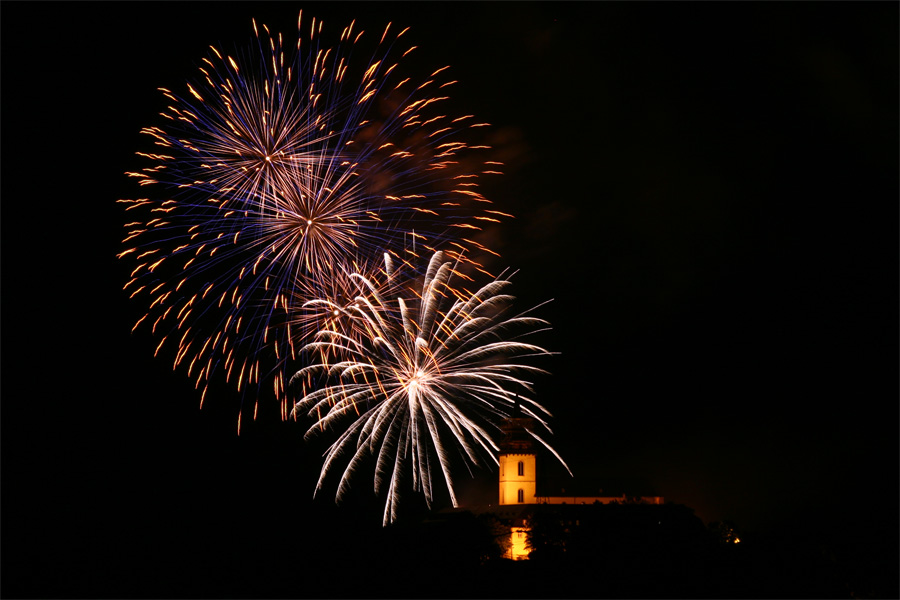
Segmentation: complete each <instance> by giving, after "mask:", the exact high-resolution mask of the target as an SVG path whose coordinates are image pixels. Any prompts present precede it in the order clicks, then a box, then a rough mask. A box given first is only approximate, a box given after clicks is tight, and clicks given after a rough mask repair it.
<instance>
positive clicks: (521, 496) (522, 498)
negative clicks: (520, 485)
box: [518, 463, 525, 502]
mask: <svg viewBox="0 0 900 600" xmlns="http://www.w3.org/2000/svg"><path fill="white" fill-rule="evenodd" d="M519 464H520V465H521V464H522V463H519ZM518 500H519V502H525V490H519V497H518Z"/></svg>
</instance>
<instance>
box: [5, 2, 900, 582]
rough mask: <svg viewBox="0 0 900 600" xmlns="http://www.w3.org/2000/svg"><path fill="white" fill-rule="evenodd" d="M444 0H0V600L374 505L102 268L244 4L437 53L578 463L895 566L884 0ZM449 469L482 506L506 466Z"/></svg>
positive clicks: (278, 540) (421, 55) (432, 57)
mask: <svg viewBox="0 0 900 600" xmlns="http://www.w3.org/2000/svg"><path fill="white" fill-rule="evenodd" d="M437 6H438V7H439V8H435V5H434V4H431V3H403V4H392V3H367V4H354V3H327V4H319V3H276V4H268V3H253V4H252V5H248V4H244V3H223V4H213V3H203V4H182V3H165V4H155V3H102V4H101V3H73V4H69V3H66V4H45V3H10V2H4V3H3V5H2V7H0V17H2V39H0V42H2V90H3V92H2V156H3V163H2V164H3V169H2V174H3V177H2V182H0V185H2V188H0V191H2V198H3V203H2V217H3V218H2V223H3V226H2V240H3V244H2V251H3V252H2V256H3V259H2V289H3V294H2V331H3V336H2V340H3V345H2V372H3V378H2V397H3V401H2V406H0V409H2V483H3V485H2V527H3V535H2V543H3V552H2V554H3V579H4V580H5V581H4V595H6V596H19V595H29V592H27V591H23V590H38V592H36V593H37V595H56V596H61V597H69V596H76V597H77V596H85V595H88V596H90V595H100V596H103V595H113V596H115V595H122V594H123V593H125V594H127V592H123V591H122V590H121V589H120V588H116V587H115V585H114V584H110V583H108V584H107V585H108V586H109V587H108V588H104V587H103V585H104V584H103V583H102V580H98V579H97V578H96V577H94V576H93V575H92V573H94V572H95V570H96V569H97V568H99V567H97V566H96V565H98V564H105V565H115V566H116V567H115V568H117V569H119V570H120V575H119V576H118V577H119V579H117V580H116V581H125V580H128V573H133V575H134V577H133V579H132V580H133V582H134V588H133V592H134V595H142V593H141V591H140V590H142V589H145V588H142V583H141V582H142V581H144V582H145V583H146V581H147V580H150V579H153V577H157V579H156V580H155V581H156V582H157V585H158V581H159V579H158V578H159V577H162V576H159V575H158V573H159V572H163V571H165V569H166V568H167V567H166V565H167V564H168V563H167V560H170V559H169V558H167V557H171V556H172V553H170V552H168V551H167V549H168V548H178V549H179V550H178V552H176V553H175V555H176V556H177V557H179V560H180V559H181V558H184V557H185V556H188V555H191V554H192V553H194V552H196V553H197V554H198V555H202V554H204V553H208V552H209V549H210V548H211V547H213V546H215V545H218V544H229V543H230V544H235V545H237V544H239V543H244V542H246V543H247V544H259V545H260V546H266V547H268V546H278V545H285V546H286V545H289V544H293V543H297V544H302V543H303V542H302V541H299V540H291V539H290V535H294V534H295V533H296V532H298V531H300V532H302V529H303V525H302V523H303V521H304V519H310V518H315V515H316V514H317V512H316V511H326V512H327V514H328V515H330V516H331V517H333V518H343V517H346V518H348V519H355V518H358V516H357V514H358V513H353V514H351V513H352V512H353V511H362V512H365V508H364V507H365V506H367V505H371V506H373V507H374V512H373V514H374V515H376V516H375V518H376V519H378V518H379V516H378V515H379V510H378V508H379V503H378V502H376V501H375V500H374V499H371V498H369V499H368V500H367V498H368V496H367V495H366V494H367V493H369V492H368V483H367V482H366V481H365V480H364V479H363V480H362V481H361V482H360V486H359V487H360V492H359V498H357V499H356V503H355V504H353V506H352V507H344V508H343V509H333V508H332V507H331V504H330V499H329V498H325V500H327V502H318V501H317V502H315V503H314V502H312V501H311V500H310V496H311V495H312V490H313V485H314V482H315V477H316V476H317V473H318V465H319V462H318V456H319V454H320V453H321V451H322V447H323V446H322V445H321V444H319V445H316V444H312V445H308V444H304V443H303V441H302V432H303V431H304V430H305V428H304V427H303V426H302V425H303V424H293V423H280V422H276V421H275V420H274V419H261V421H260V422H257V423H249V424H247V423H245V427H244V429H243V430H242V435H241V437H240V438H238V437H237V436H236V427H235V419H236V414H237V408H238V404H239V403H240V397H239V396H238V395H237V394H234V393H232V392H230V391H229V390H228V389H227V388H226V387H224V386H222V387H221V388H216V387H214V388H213V390H214V393H215V395H214V396H213V397H211V398H210V399H209V400H208V401H207V403H206V404H205V406H204V409H203V410H202V411H199V410H198V405H199V393H198V392H196V391H195V390H194V389H193V384H192V382H191V381H189V380H188V379H187V377H186V376H185V374H184V372H183V371H182V370H179V371H175V372H173V371H172V369H171V360H170V359H168V358H167V359H165V360H154V359H153V357H152V354H153V351H154V348H155V347H156V342H155V341H154V340H153V339H152V338H151V336H150V335H149V334H147V333H146V332H137V333H135V334H131V333H130V330H131V327H132V325H133V323H134V322H135V321H136V320H137V318H139V317H140V316H141V315H142V314H143V312H142V308H143V307H142V306H141V305H140V303H139V302H133V301H129V300H128V298H127V296H126V294H124V293H123V292H122V291H121V287H122V285H123V284H124V282H125V281H127V279H128V271H129V270H128V269H127V268H126V267H127V266H128V265H127V264H126V263H124V262H123V263H120V262H119V261H117V260H116V259H115V254H116V253H117V252H118V251H120V250H121V238H122V237H123V236H122V231H123V229H122V225H123V223H124V222H125V216H124V212H123V211H122V209H121V205H118V204H116V203H115V200H117V199H119V198H129V197H135V196H136V195H137V194H138V193H139V192H138V191H137V186H136V185H133V182H132V181H130V180H129V179H128V178H127V177H125V176H124V172H125V171H128V170H134V169H136V168H138V167H140V166H142V165H143V163H141V162H139V161H138V159H137V157H135V156H134V152H135V150H137V149H138V147H139V146H140V145H141V144H142V143H143V140H142V139H141V136H140V135H139V133H138V132H139V130H140V128H141V127H144V126H148V125H159V124H161V123H160V121H161V120H162V119H161V118H160V117H159V116H158V115H157V112H158V111H159V110H160V109H161V107H162V104H161V100H160V96H159V93H158V92H157V91H156V88H158V87H169V88H179V86H183V82H184V81H185V79H186V78H188V77H192V76H193V74H194V72H195V65H196V64H198V63H199V61H200V59H201V58H202V57H203V56H206V51H207V48H208V46H209V45H210V44H213V45H216V46H219V47H223V46H224V47H234V46H235V45H238V46H242V45H245V44H249V43H250V42H251V40H252V36H253V30H252V26H251V18H253V17H255V18H256V19H257V22H260V23H266V24H268V25H269V27H270V28H272V29H273V30H278V31H281V32H283V33H284V34H285V36H286V38H287V39H292V40H293V39H295V38H294V37H293V36H295V35H296V31H295V30H294V23H295V22H296V14H297V11H298V10H299V9H301V8H302V9H303V11H304V18H306V17H307V16H309V17H312V16H317V17H319V18H322V19H324V21H325V24H326V26H327V27H330V28H331V30H332V32H339V30H340V28H341V27H343V26H344V25H346V24H347V23H349V22H350V20H352V19H354V18H355V19H357V22H358V23H360V24H362V25H363V26H365V27H366V28H368V29H371V30H376V29H381V28H382V27H383V26H384V24H385V23H386V22H388V21H393V22H394V24H396V25H401V26H406V25H409V26H411V27H412V29H411V31H410V35H411V36H412V38H411V39H413V40H414V41H415V43H416V44H417V45H418V46H419V50H417V52H418V55H417V57H416V59H415V60H412V61H410V66H409V67H407V68H410V69H419V68H420V66H421V70H418V71H416V72H415V73H414V74H415V75H417V76H424V75H427V72H426V70H427V69H432V70H433V69H434V68H437V67H440V66H444V65H445V64H450V65H451V66H452V71H453V74H454V77H455V78H456V79H458V80H459V84H458V85H457V86H456V88H455V89H454V90H453V100H452V101H453V102H454V103H455V104H454V106H457V107H459V108H460V110H461V111H468V112H472V113H474V114H475V115H476V116H477V117H479V118H480V119H483V120H485V121H487V122H489V123H491V124H492V127H491V130H490V131H489V132H487V133H486V135H487V136H488V140H489V143H491V144H492V145H493V146H494V148H495V151H496V156H497V157H498V160H502V161H503V162H504V163H506V168H505V170H504V172H505V175H504V176H503V177H501V178H499V179H496V180H495V181H494V183H492V184H491V185H490V186H488V187H485V188H484V191H485V195H487V196H488V197H489V198H491V199H492V200H493V201H494V202H495V204H496V205H497V207H498V208H499V209H501V210H504V211H507V212H511V213H513V214H514V215H515V216H516V219H515V220H513V221H510V222H507V223H505V224H504V225H503V226H502V227H500V228H498V229H497V230H496V231H493V232H491V233H492V235H493V236H494V239H495V246H494V247H495V248H496V249H498V250H499V251H500V253H501V254H502V257H503V258H502V261H500V262H499V263H498V264H497V265H496V266H499V267H501V268H503V267H510V268H512V269H517V270H518V273H517V274H516V275H515V277H514V279H513V281H514V286H513V292H514V293H515V294H516V295H517V296H518V298H519V302H521V306H523V307H525V306H531V305H535V304H539V303H541V302H543V301H545V300H551V299H552V302H551V303H550V304H548V305H547V306H545V307H543V308H542V309H541V313H540V314H541V315H542V316H544V317H546V318H547V319H549V320H550V321H551V323H552V324H553V331H552V332H551V333H550V334H548V335H546V336H545V337H544V338H543V342H544V343H545V345H546V347H548V348H549V349H550V350H553V351H555V352H558V353H559V354H558V355H557V356H554V357H552V358H550V359H548V360H546V361H544V363H543V366H544V367H546V368H547V369H548V370H549V371H550V372H551V375H549V376H546V377H541V378H539V379H538V380H537V382H536V385H537V398H538V399H539V400H540V401H541V402H543V403H544V404H545V405H546V406H548V407H549V409H550V410H551V412H552V413H553V415H554V419H553V421H552V422H551V426H552V428H553V431H554V436H553V444H554V446H555V447H556V448H557V449H558V450H559V451H560V453H561V454H562V455H563V457H564V458H565V459H566V460H567V462H568V463H569V464H570V466H571V467H572V470H573V471H574V473H575V475H576V477H577V478H592V479H594V478H595V479H597V480H599V481H603V480H604V478H606V479H608V480H617V481H628V482H631V484H632V485H634V486H636V487H642V488H650V489H652V490H653V491H655V492H656V493H658V494H661V495H663V496H665V498H666V499H667V500H671V501H673V502H677V503H680V504H685V505H687V506H689V507H691V508H693V509H694V510H695V511H696V513H697V515H698V516H700V517H701V519H703V520H704V522H710V521H717V520H723V519H727V520H731V521H733V522H734V523H736V524H737V526H738V527H740V528H741V529H742V530H744V531H747V532H759V533H760V534H767V533H770V532H773V531H785V530H790V529H793V530H795V531H802V532H803V534H802V535H804V536H809V537H811V538H813V539H823V540H831V539H835V540H839V541H840V542H841V543H847V544H861V545H871V546H872V547H873V548H875V549H877V552H876V551H875V550H873V555H874V554H878V555H879V556H882V557H886V558H885V560H886V563H887V564H893V565H895V566H896V563H897V549H898V544H897V542H898V501H897V498H898V473H900V465H898V394H897V392H898V376H897V375H898V373H897V371H898V358H900V357H898V343H897V342H898V297H897V296H898V269H897V267H898V265H897V256H898V253H897V224H898V120H897V119H898V51H900V48H898V34H897V23H898V5H897V3H690V4H682V3H665V4H654V3H578V4H568V3H525V4H520V3H492V4H482V3H452V4H444V5H437ZM428 72H430V71H428ZM179 89H180V88H179ZM554 468H555V467H551V466H549V464H548V466H547V472H553V469H554ZM458 478H459V479H460V480H461V481H463V483H462V488H463V489H464V498H466V499H472V500H479V499H482V498H483V497H485V496H486V497H487V498H488V499H493V497H494V495H495V490H496V488H495V483H494V482H495V481H496V472H494V471H485V472H482V473H479V474H478V475H477V477H476V479H475V480H474V481H473V482H471V483H468V482H466V481H464V480H466V479H467V475H465V474H464V473H459V474H458ZM479 486H480V487H481V489H483V490H486V491H482V492H479ZM410 499H411V503H412V504H414V503H415V502H414V500H413V498H412V494H410ZM361 506H362V507H363V508H360V507H361ZM341 510H343V511H345V512H343V513H342V512H341ZM284 522H290V525H289V526H288V525H285V528H284V529H283V530H281V529H280V527H281V526H282V523H284ZM248 531H263V532H267V533H258V534H253V535H251V534H249V533H247V532H248ZM123 532H127V533H126V534H123ZM289 534H290V535H289ZM242 536H243V537H242ZM235 540H244V542H239V541H235ZM247 551H248V552H251V550H247ZM260 551H262V550H260ZM252 552H254V553H255V552H256V550H255V549H254V550H252ZM171 560H176V559H171ZM123 565H129V566H128V567H127V568H126V567H124V566H123ZM110 568H112V567H110ZM222 568H223V569H225V568H226V567H225V566H223V567H222ZM273 568H274V567H273ZM122 569H125V573H126V574H125V575H122V574H121V570H122ZM128 569H132V571H128ZM151 573H154V574H156V575H150V574H151ZM132 580H129V581H132ZM48 581H52V583H48ZM42 586H44V587H42ZM147 589H152V590H155V591H156V592H159V590H160V589H163V588H159V587H156V588H154V587H152V586H151V587H150V588H147ZM42 590H43V594H42V593H41V591H42ZM151 595H164V594H162V593H155V594H151ZM173 595H181V594H178V593H177V592H173Z"/></svg>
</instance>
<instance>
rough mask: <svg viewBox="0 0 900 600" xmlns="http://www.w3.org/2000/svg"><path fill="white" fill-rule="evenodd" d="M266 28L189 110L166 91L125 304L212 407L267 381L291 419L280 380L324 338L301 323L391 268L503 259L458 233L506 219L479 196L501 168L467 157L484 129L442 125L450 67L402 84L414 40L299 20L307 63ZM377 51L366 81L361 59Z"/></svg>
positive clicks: (199, 91) (192, 97)
mask: <svg viewBox="0 0 900 600" xmlns="http://www.w3.org/2000/svg"><path fill="white" fill-rule="evenodd" d="M253 28H254V32H255V33H256V38H255V39H256V44H255V45H254V46H252V47H251V48H250V49H247V50H244V51H235V52H234V53H233V55H232V54H229V53H226V52H223V51H220V50H219V49H217V48H214V47H210V48H211V52H210V54H209V56H208V57H207V58H204V59H203V62H202V64H201V66H200V67H199V73H200V74H199V76H198V77H197V78H195V79H194V80H191V81H189V82H188V83H187V85H186V87H185V90H184V91H183V93H177V92H175V91H172V90H169V89H162V88H161V91H162V93H163V94H164V96H165V98H166V99H167V100H168V101H169V104H168V106H167V108H166V110H165V111H164V112H163V113H162V117H164V118H165V121H166V125H165V126H163V127H157V126H154V127H148V128H145V129H144V130H143V131H142V132H143V133H144V134H146V135H147V136H148V137H149V139H150V140H152V142H153V144H154V149H153V151H151V152H139V153H138V154H139V155H140V156H142V157H143V158H144V159H146V160H148V161H149V162H150V166H147V167H145V168H143V169H141V170H140V171H135V172H131V173H128V175H129V176H131V177H134V178H136V179H137V181H138V183H139V184H140V185H141V186H147V189H148V190H149V191H150V193H148V194H147V197H143V198H138V199H126V200H120V202H122V203H124V204H126V211H127V213H126V214H135V215H136V217H135V219H134V220H131V221H130V222H129V223H127V224H126V236H125V240H124V242H125V244H126V247H125V249H124V250H123V251H122V252H121V253H120V254H119V257H120V258H125V259H128V260H133V261H134V266H133V270H132V271H131V276H130V279H129V281H128V282H127V283H126V284H125V286H124V287H125V290H126V292H127V293H128V294H130V296H132V297H143V298H144V301H145V302H146V303H147V306H148V310H147V313H146V314H145V315H144V316H143V317H141V318H140V320H139V321H138V323H137V324H136V325H135V328H137V327H138V326H140V325H141V324H144V325H145V326H146V327H148V328H149V329H151V331H153V333H154V334H156V335H159V336H161V339H160V342H159V345H158V346H157V350H156V351H157V352H159V351H160V349H161V348H162V347H163V346H164V345H168V346H173V347H174V348H173V350H174V355H175V358H174V366H175V367H178V366H179V365H186V367H187V373H188V375H189V377H191V378H192V379H195V380H196V386H197V387H200V386H203V388H204V392H203V396H202V397H205V393H206V391H205V390H206V387H207V383H208V381H209V380H210V377H211V375H212V374H213V373H214V372H222V373H224V375H225V378H226V380H227V381H230V382H235V383H236V385H237V389H238V390H239V391H244V392H246V390H247V388H248V387H249V386H257V388H256V389H257V390H258V386H259V385H260V384H261V382H262V381H263V380H265V379H266V378H267V374H268V375H271V379H272V381H273V384H272V385H273V388H272V389H273V393H274V395H275V397H277V398H278V399H279V403H280V405H281V414H282V417H286V416H287V407H288V404H287V399H286V396H285V395H284V388H285V385H284V384H285V377H284V373H283V372H282V371H281V370H279V367H278V366H277V365H278V364H281V363H282V361H283V360H284V358H285V357H286V356H295V355H296V351H295V347H294V343H295V340H298V339H299V340H303V339H304V337H305V336H307V335H310V334H311V333H312V331H313V330H312V329H308V330H305V331H303V332H298V331H297V327H301V328H303V327H305V326H306V322H304V321H301V322H296V321H295V322H293V323H291V317H290V315H291V314H296V311H295V310H294V309H295V308H296V306H298V305H302V304H303V303H304V301H305V300H307V299H310V298H318V297H322V296H325V297H328V296H329V295H330V294H331V293H332V292H333V290H334V288H335V286H340V285H342V284H339V283H336V282H337V281H338V280H340V279H341V278H343V275H344V272H345V271H346V270H347V269H348V268H352V265H357V266H359V265H366V264H370V263H371V262H372V261H373V257H380V256H381V255H382V254H383V252H385V251H387V252H392V253H394V254H395V255H397V256H398V257H402V258H405V257H407V256H409V257H411V258H414V257H415V253H416V248H421V249H426V250H428V251H434V250H435V249H437V248H439V247H446V248H445V251H446V252H448V253H449V254H450V255H453V256H456V257H457V259H458V260H461V261H469V259H468V257H469V256H477V255H478V253H479V251H489V250H488V249H486V248H483V247H481V246H479V244H477V242H475V241H473V240H471V239H468V238H471V237H472V236H471V235H470V236H468V238H467V237H466V236H458V237H457V236H455V235H452V234H456V233H458V232H473V231H477V230H478V229H480V228H481V227H482V225H483V224H484V223H490V222H495V221H497V220H498V219H500V218H501V217H503V216H504V215H503V214H502V213H499V212H497V211H493V210H491V208H490V203H489V202H488V201H487V200H486V199H485V198H484V197H483V196H481V194H480V193H479V192H478V180H479V177H481V176H482V175H484V174H491V173H496V172H498V171H497V166H496V165H495V164H493V163H490V162H485V161H484V160H483V159H478V158H477V155H478V153H479V150H482V149H484V148H485V147H484V146H478V145H471V144H468V143H467V142H466V141H465V140H464V138H466V137H467V135H466V132H467V131H468V130H469V129H470V128H473V127H479V126H481V125H484V123H478V122H477V121H475V120H474V119H473V118H472V117H471V115H461V116H458V117H452V116H449V115H447V114H443V113H442V112H441V111H440V110H439V107H440V106H442V105H443V104H445V102H444V101H445V100H446V99H447V96H446V91H447V88H448V86H449V85H451V84H452V83H453V82H452V81H449V80H447V79H446V78H445V75H446V70H445V69H446V67H445V68H442V69H438V70H436V71H435V72H434V73H432V74H431V75H430V76H429V77H427V78H424V79H423V80H419V81H418V82H417V83H416V82H414V81H413V78H409V77H405V76H401V75H400V71H401V69H399V68H398V65H399V60H401V59H402V57H403V56H405V55H406V54H408V53H409V52H411V51H412V50H413V48H412V47H409V46H404V44H403V40H404V34H405V30H403V31H397V30H396V29H392V28H391V26H390V25H388V27H387V28H385V29H384V31H383V32H379V33H378V34H376V35H375V36H366V35H364V34H363V32H362V31H360V30H359V29H358V28H355V24H354V23H351V25H350V26H348V27H346V28H344V29H343V30H342V32H341V34H340V38H339V41H338V42H337V43H336V44H335V45H333V46H329V45H327V44H324V43H322V41H321V40H323V39H324V34H323V25H322V23H321V21H316V20H315V19H313V20H312V22H311V23H308V24H307V23H304V22H303V21H302V19H298V31H299V32H300V35H298V40H297V43H296V47H293V46H290V45H288V46H286V45H285V44H284V41H283V38H282V36H281V35H280V34H277V35H275V34H272V33H271V32H270V31H269V29H268V28H267V27H266V26H264V25H263V26H261V27H257V24H256V23H255V22H254V23H253ZM304 33H307V34H308V35H307V36H306V37H304ZM369 37H373V40H372V41H373V42H375V49H374V50H372V51H371V53H370V55H371V56H372V59H371V60H370V61H369V62H368V63H365V64H363V65H362V66H361V67H360V66H358V63H357V62H355V61H354V60H352V59H351V54H353V53H354V49H357V55H358V48H359V47H360V46H361V44H363V43H364V41H365V40H367V39H368V38H369ZM395 56H396V57H397V58H393V57H395ZM132 211H133V212H132ZM469 262H470V263H471V264H474V265H475V266H476V267H477V266H478V265H477V263H475V262H474V261H469ZM292 325H293V328H292ZM273 365H275V366H273ZM257 393H258V391H257ZM202 397H201V398H202ZM202 402H203V400H202V399H201V406H202ZM254 415H255V410H254ZM239 418H240V417H239Z"/></svg>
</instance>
